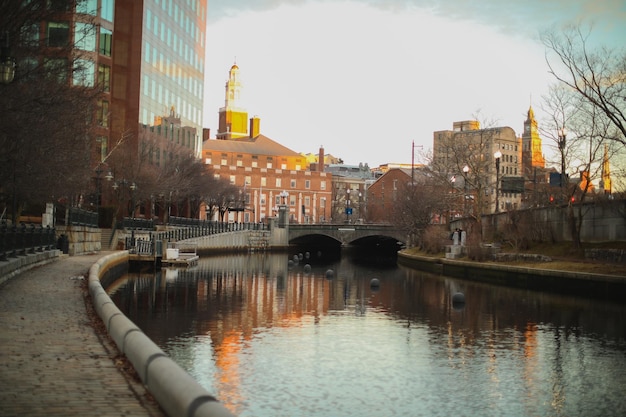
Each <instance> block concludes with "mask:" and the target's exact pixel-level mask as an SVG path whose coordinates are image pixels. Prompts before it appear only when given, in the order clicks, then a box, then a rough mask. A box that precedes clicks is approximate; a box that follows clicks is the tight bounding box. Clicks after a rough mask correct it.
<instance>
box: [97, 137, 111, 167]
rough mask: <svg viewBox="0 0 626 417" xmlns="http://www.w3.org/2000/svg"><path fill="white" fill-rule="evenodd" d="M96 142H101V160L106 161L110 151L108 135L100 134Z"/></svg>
mask: <svg viewBox="0 0 626 417" xmlns="http://www.w3.org/2000/svg"><path fill="white" fill-rule="evenodd" d="M96 142H98V143H99V144H100V162H104V161H105V159H106V157H107V154H108V153H109V146H108V139H107V137H106V136H98V137H97V138H96Z"/></svg>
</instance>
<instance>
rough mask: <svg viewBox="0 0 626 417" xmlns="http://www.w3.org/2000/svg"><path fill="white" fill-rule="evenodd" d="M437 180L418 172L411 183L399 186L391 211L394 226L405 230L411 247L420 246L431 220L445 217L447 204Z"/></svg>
mask: <svg viewBox="0 0 626 417" xmlns="http://www.w3.org/2000/svg"><path fill="white" fill-rule="evenodd" d="M440 191H441V188H440V183H439V181H438V180H437V178H435V177H432V176H431V175H430V174H429V172H428V171H426V170H420V171H419V172H418V175H416V176H415V178H414V179H413V180H412V181H409V182H406V183H402V184H400V193H399V195H401V196H402V198H399V199H398V201H397V202H396V205H395V206H394V209H393V214H394V216H393V218H394V222H395V223H396V225H397V226H398V227H400V228H402V229H404V230H406V231H407V232H408V234H409V236H410V237H411V243H412V244H413V245H415V244H418V245H422V238H423V236H424V232H425V231H426V229H427V228H428V226H429V225H430V224H432V222H433V219H435V218H440V217H442V216H445V215H446V213H447V211H448V207H449V206H448V202H447V201H446V199H445V198H441V194H440Z"/></svg>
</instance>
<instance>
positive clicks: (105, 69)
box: [98, 64, 111, 92]
mask: <svg viewBox="0 0 626 417" xmlns="http://www.w3.org/2000/svg"><path fill="white" fill-rule="evenodd" d="M98 87H100V88H101V89H102V91H104V92H109V91H111V67H109V66H108V65H102V64H100V65H99V66H98Z"/></svg>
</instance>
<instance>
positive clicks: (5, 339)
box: [0, 252, 165, 417]
mask: <svg viewBox="0 0 626 417" xmlns="http://www.w3.org/2000/svg"><path fill="white" fill-rule="evenodd" d="M106 254H107V252H100V253H97V254H92V255H80V256H72V257H68V256H61V257H60V258H58V259H57V260H54V261H51V262H50V263H48V264H46V265H43V266H39V267H35V268H33V269H30V270H28V271H25V272H22V273H20V274H18V275H17V276H14V277H13V278H11V279H9V280H7V281H6V282H4V283H2V284H1V285H0V346H1V348H0V416H3V417H12V416H29V417H33V416H35V417H37V416H99V417H101V416H142V417H144V416H154V417H163V416H165V413H164V412H163V411H162V410H161V409H160V408H159V406H158V404H157V403H156V401H154V400H153V399H152V397H151V396H150V395H149V393H148V392H147V391H146V389H145V388H144V386H143V384H141V382H138V381H136V380H134V379H133V378H132V377H130V376H129V375H128V373H126V372H123V371H122V370H121V369H120V368H121V367H122V366H124V363H125V362H124V361H123V359H122V358H121V356H119V355H118V351H117V348H116V347H115V344H114V343H113V342H112V341H110V339H109V338H108V337H107V336H106V335H105V334H106V331H105V332H102V331H97V330H96V329H95V327H94V324H93V323H92V317H94V314H91V311H92V310H93V307H92V305H91V302H90V300H89V299H88V298H87V297H88V296H87V289H86V285H85V280H86V276H87V274H88V271H89V268H90V267H91V266H92V265H93V264H94V263H95V262H96V261H97V260H98V259H100V258H102V257H103V256H105V255H106Z"/></svg>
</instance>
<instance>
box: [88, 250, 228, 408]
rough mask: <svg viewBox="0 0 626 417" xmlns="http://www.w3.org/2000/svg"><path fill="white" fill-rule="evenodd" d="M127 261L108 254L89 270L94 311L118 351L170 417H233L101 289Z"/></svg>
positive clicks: (123, 253) (124, 256)
mask: <svg viewBox="0 0 626 417" xmlns="http://www.w3.org/2000/svg"><path fill="white" fill-rule="evenodd" d="M124 262H128V252H127V251H121V252H117V253H114V254H111V255H107V256H105V257H103V258H101V259H99V260H98V262H96V263H95V264H94V265H92V267H91V268H90V269H89V294H90V295H91V297H92V301H93V303H94V308H95V310H96V312H97V313H98V316H100V318H101V319H102V321H103V322H104V324H105V325H106V328H107V331H108V332H109V334H110V335H111V338H112V339H113V340H114V341H115V344H116V345H117V347H118V349H119V350H120V351H121V352H122V353H123V354H124V355H126V357H127V358H128V360H129V361H130V362H131V363H132V365H133V367H134V368H135V370H136V371H137V373H138V374H139V377H140V378H141V381H142V382H143V383H144V385H145V386H146V387H147V389H148V391H150V393H151V394H152V395H153V396H154V398H155V399H156V400H157V402H158V403H159V405H160V406H161V407H162V408H163V410H165V412H166V413H167V415H169V416H176V417H178V416H187V417H234V414H232V413H231V412H230V411H228V410H227V409H226V408H225V407H224V406H223V405H222V404H220V403H219V402H218V401H217V400H216V399H215V397H213V396H212V395H211V394H209V393H208V392H207V391H206V390H205V389H204V388H203V387H202V386H201V385H200V384H198V382H197V381H196V380H195V379H193V378H192V377H191V376H190V375H189V374H188V373H187V372H185V370H183V369H182V368H181V367H180V366H179V365H178V364H176V362H174V361H173V360H172V359H170V358H169V357H168V356H167V355H166V354H165V353H164V352H163V351H162V350H161V349H160V348H159V347H158V346H156V345H155V344H154V342H152V340H150V338H149V337H148V336H146V335H145V334H144V333H143V332H142V331H141V330H140V329H139V328H138V327H137V326H136V325H135V324H134V323H133V322H132V321H130V320H129V319H128V318H127V317H126V316H125V315H124V314H122V312H121V311H120V310H119V309H118V308H117V306H115V304H114V303H113V301H112V300H111V298H110V297H109V296H108V294H107V293H106V291H105V290H104V288H102V285H101V283H100V277H101V276H103V275H104V273H105V272H106V271H107V270H109V269H110V268H112V267H114V266H116V265H119V264H120V263H124Z"/></svg>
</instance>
